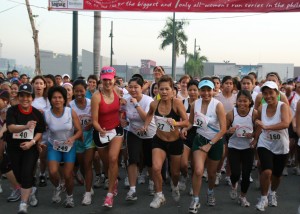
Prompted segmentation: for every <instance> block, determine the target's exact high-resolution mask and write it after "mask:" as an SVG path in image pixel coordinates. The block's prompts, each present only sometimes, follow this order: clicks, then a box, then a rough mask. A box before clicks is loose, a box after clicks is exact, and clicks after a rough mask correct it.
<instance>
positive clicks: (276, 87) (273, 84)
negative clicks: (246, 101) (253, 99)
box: [260, 81, 278, 91]
mask: <svg viewBox="0 0 300 214" xmlns="http://www.w3.org/2000/svg"><path fill="white" fill-rule="evenodd" d="M264 87H268V88H271V89H276V90H277V91H278V85H277V84H276V83H275V82H273V81H267V82H265V83H264V84H263V85H262V86H261V88H260V91H263V89H264Z"/></svg>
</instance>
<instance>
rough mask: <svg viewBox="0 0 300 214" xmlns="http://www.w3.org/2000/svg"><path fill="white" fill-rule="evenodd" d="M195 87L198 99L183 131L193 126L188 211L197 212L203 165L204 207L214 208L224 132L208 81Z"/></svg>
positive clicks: (220, 111) (221, 111)
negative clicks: (205, 185) (191, 192)
mask: <svg viewBox="0 0 300 214" xmlns="http://www.w3.org/2000/svg"><path fill="white" fill-rule="evenodd" d="M198 88H199V89H200V97H201V98H200V99H198V100H196V101H195V102H194V103H193V104H192V106H191V114H190V117H189V122H190V125H189V127H188V128H187V129H183V130H182V132H183V133H184V134H185V133H186V132H187V131H188V130H189V129H191V128H192V127H193V126H196V127H197V135H196V137H195V139H194V141H193V147H192V150H193V163H194V167H193V168H194V173H193V180H192V182H193V198H192V201H191V204H190V207H189V212H191V213H197V212H198V209H199V208H200V203H199V194H200V188H201V184H202V176H203V172H204V163H205V162H206V167H207V172H208V190H207V205H209V206H215V204H216V199H215V196H214V191H213V188H214V186H215V180H216V172H217V167H218V164H219V162H220V160H221V158H222V155H223V142H222V140H221V138H222V137H223V135H224V134H225V132H226V114H225V110H224V107H223V105H222V103H221V102H220V101H218V100H216V99H215V98H213V94H214V83H213V80H212V79H211V78H202V79H201V81H200V83H199V86H198Z"/></svg>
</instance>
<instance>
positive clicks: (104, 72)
mask: <svg viewBox="0 0 300 214" xmlns="http://www.w3.org/2000/svg"><path fill="white" fill-rule="evenodd" d="M114 72H115V70H114V69H105V70H101V74H107V73H114Z"/></svg>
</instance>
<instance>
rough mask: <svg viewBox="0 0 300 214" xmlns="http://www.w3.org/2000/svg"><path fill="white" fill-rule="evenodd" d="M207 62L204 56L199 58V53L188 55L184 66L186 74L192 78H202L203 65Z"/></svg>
mask: <svg viewBox="0 0 300 214" xmlns="http://www.w3.org/2000/svg"><path fill="white" fill-rule="evenodd" d="M204 62H208V59H207V57H206V56H204V55H202V56H200V52H195V54H190V53H189V54H188V61H187V62H186V64H185V65H184V66H186V70H187V74H189V75H191V76H192V77H202V76H203V63H204Z"/></svg>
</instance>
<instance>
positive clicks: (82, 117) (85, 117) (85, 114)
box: [69, 98, 92, 130]
mask: <svg viewBox="0 0 300 214" xmlns="http://www.w3.org/2000/svg"><path fill="white" fill-rule="evenodd" d="M85 100H86V106H85V108H84V109H81V108H78V106H77V105H76V102H75V100H72V101H71V102H70V104H69V105H70V107H71V109H74V111H75V112H76V114H77V116H78V118H79V121H80V124H81V127H82V128H83V130H85V127H86V126H87V125H89V124H91V121H92V113H91V100H90V99H88V98H85Z"/></svg>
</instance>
